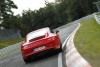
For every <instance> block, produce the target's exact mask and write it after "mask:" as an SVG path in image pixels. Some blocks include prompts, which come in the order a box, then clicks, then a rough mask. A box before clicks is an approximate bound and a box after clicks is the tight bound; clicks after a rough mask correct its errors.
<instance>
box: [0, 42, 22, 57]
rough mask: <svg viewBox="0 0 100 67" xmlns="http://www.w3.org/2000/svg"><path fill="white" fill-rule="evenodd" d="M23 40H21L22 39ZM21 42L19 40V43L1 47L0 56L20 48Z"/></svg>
mask: <svg viewBox="0 0 100 67" xmlns="http://www.w3.org/2000/svg"><path fill="white" fill-rule="evenodd" d="M22 42H23V41H22ZM22 42H19V43H16V44H13V45H11V46H8V47H5V48H3V49H0V57H3V56H5V55H6V54H9V53H11V52H13V51H15V50H18V49H19V48H20V44H21V43H22Z"/></svg>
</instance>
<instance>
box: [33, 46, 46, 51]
mask: <svg viewBox="0 0 100 67" xmlns="http://www.w3.org/2000/svg"><path fill="white" fill-rule="evenodd" d="M43 49H45V46H42V47H38V48H36V49H34V51H35V52H36V51H40V50H43Z"/></svg>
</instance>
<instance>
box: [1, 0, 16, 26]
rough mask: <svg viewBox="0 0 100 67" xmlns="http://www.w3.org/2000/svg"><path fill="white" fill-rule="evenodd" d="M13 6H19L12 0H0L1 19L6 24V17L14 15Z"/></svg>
mask: <svg viewBox="0 0 100 67" xmlns="http://www.w3.org/2000/svg"><path fill="white" fill-rule="evenodd" d="M12 8H15V9H17V6H16V5H15V4H14V2H13V1H12V0H0V21H2V24H3V25H4V24H5V23H6V21H7V20H6V18H9V17H10V15H13V12H12V11H11V9H12Z"/></svg>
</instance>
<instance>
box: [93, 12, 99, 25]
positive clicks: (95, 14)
mask: <svg viewBox="0 0 100 67" xmlns="http://www.w3.org/2000/svg"><path fill="white" fill-rule="evenodd" d="M93 15H94V18H95V20H96V21H97V23H98V24H100V13H99V12H98V13H94V14H93Z"/></svg>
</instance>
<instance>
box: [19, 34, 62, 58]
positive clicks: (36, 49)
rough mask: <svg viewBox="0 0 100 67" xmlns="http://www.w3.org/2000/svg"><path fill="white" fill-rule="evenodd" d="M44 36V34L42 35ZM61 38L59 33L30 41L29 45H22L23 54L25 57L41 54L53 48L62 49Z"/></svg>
mask: <svg viewBox="0 0 100 67" xmlns="http://www.w3.org/2000/svg"><path fill="white" fill-rule="evenodd" d="M42 37H43V36H42ZM60 48H61V46H60V39H59V37H58V35H57V34H56V35H54V36H50V37H46V38H45V37H43V38H39V39H37V40H35V41H32V42H30V43H28V44H27V45H22V46H21V51H22V56H23V58H24V59H27V58H28V57H31V56H32V57H36V56H41V55H43V54H45V53H48V52H49V51H52V50H57V49H60Z"/></svg>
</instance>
